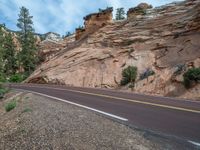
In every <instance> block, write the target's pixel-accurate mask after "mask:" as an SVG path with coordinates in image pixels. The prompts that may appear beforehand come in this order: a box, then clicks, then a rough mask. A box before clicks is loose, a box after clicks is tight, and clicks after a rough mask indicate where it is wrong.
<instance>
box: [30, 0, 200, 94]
mask: <svg viewBox="0 0 200 150" xmlns="http://www.w3.org/2000/svg"><path fill="white" fill-rule="evenodd" d="M199 39H200V2H199V0H192V1H191V0H188V1H185V2H181V3H174V4H170V5H166V6H163V7H159V8H156V9H150V10H149V9H148V11H146V13H145V15H142V16H140V17H134V18H129V19H128V20H125V21H121V22H112V23H108V24H107V25H106V26H104V27H103V28H100V29H99V30H98V31H96V32H95V33H93V34H91V35H89V36H88V37H87V38H85V39H84V40H82V41H77V42H73V43H74V44H72V45H73V46H71V45H69V46H66V48H64V49H62V51H60V52H59V53H57V54H56V55H55V56H54V57H53V58H51V59H50V60H49V61H47V62H45V63H43V64H42V65H41V66H40V67H38V69H37V70H36V71H35V72H34V73H33V74H32V75H31V76H30V77H29V78H28V80H27V82H34V83H54V84H66V85H73V86H83V87H106V88H119V82H120V80H121V78H122V77H121V72H122V70H123V69H124V68H126V67H127V66H129V65H133V66H137V68H138V74H142V73H143V72H144V71H145V70H147V69H149V68H150V69H151V70H154V72H155V74H154V75H153V76H150V77H149V78H147V79H143V80H140V79H139V75H138V79H137V82H136V85H135V88H134V92H141V93H146V94H157V95H165V96H177V97H184V98H199V97H200V95H199V93H200V86H199V85H197V86H195V87H194V88H192V89H190V90H186V89H185V88H184V86H183V84H182V83H181V82H182V81H183V79H182V74H183V73H184V70H185V69H183V70H181V71H180V72H181V73H180V74H179V75H176V72H177V70H178V69H179V68H180V66H184V68H186V69H187V68H189V67H191V66H195V67H200V43H199ZM124 89H128V88H127V87H126V88H124Z"/></svg>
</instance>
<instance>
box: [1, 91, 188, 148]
mask: <svg viewBox="0 0 200 150" xmlns="http://www.w3.org/2000/svg"><path fill="white" fill-rule="evenodd" d="M13 99H15V100H16V101H17V106H16V108H15V109H13V110H11V111H10V112H6V111H5V108H4V107H5V104H6V103H8V102H9V101H12V100H13ZM155 139H156V140H155ZM4 149H5V150H11V149H12V150H13V149H20V150H27V149H38V150H39V149H43V150H46V149H47V150H51V149H56V150H65V149H66V150H95V149H98V150H111V149H114V150H116V149H120V150H129V149H131V150H132V149H133V150H149V149H150V150H163V149H167V150H170V149H171V150H172V149H190V148H189V147H184V148H183V147H182V145H180V144H174V143H170V142H169V141H168V139H160V140H158V139H157V138H155V137H153V136H148V135H147V134H146V133H145V132H142V131H137V130H134V129H132V128H129V127H127V126H126V125H123V124H120V123H117V122H114V121H113V120H110V119H108V118H105V117H103V116H101V115H98V114H96V113H94V112H92V111H88V110H85V109H82V108H79V107H76V106H72V105H70V104H66V103H62V102H58V101H55V100H51V99H48V98H45V97H41V96H37V95H34V94H31V93H25V92H16V91H13V92H11V93H9V94H8V95H7V96H6V98H4V99H3V100H0V150H4Z"/></svg>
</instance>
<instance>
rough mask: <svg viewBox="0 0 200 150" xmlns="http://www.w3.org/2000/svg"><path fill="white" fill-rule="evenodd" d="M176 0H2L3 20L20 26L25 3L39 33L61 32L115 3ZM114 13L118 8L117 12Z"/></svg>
mask: <svg viewBox="0 0 200 150" xmlns="http://www.w3.org/2000/svg"><path fill="white" fill-rule="evenodd" d="M173 1H174V0H0V23H5V24H6V26H7V27H8V28H9V29H12V30H17V27H16V22H17V18H18V14H19V8H20V7H21V6H25V7H26V8H28V9H29V12H30V14H31V15H32V16H33V22H34V28H35V31H36V32H38V33H46V32H49V31H52V32H57V33H59V34H61V35H63V34H65V33H66V32H67V31H70V32H73V31H74V29H75V28H76V27H78V26H79V25H82V24H83V17H84V16H86V15H87V14H89V13H92V12H97V11H98V9H99V8H106V7H107V6H112V7H114V9H116V8H119V7H124V8H125V10H127V9H128V8H130V7H134V6H136V5H138V4H139V3H141V2H146V3H149V4H152V5H153V6H154V7H155V6H160V5H164V4H167V3H170V2H173ZM114 13H115V12H114Z"/></svg>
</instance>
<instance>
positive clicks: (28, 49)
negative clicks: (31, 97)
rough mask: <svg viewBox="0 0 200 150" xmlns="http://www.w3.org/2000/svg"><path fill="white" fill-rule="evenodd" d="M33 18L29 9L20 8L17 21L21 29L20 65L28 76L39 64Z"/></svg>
mask: <svg viewBox="0 0 200 150" xmlns="http://www.w3.org/2000/svg"><path fill="white" fill-rule="evenodd" d="M32 18H33V17H32V16H30V15H29V10H28V9H27V8H25V7H21V8H20V14H19V19H18V20H17V21H18V23H17V27H18V28H19V29H20V32H19V41H20V44H21V51H20V52H19V65H20V66H21V67H22V68H24V71H25V73H28V74H30V73H31V72H32V71H34V69H35V67H36V64H37V62H38V56H37V49H36V45H35V41H36V39H35V38H34V29H33V21H32Z"/></svg>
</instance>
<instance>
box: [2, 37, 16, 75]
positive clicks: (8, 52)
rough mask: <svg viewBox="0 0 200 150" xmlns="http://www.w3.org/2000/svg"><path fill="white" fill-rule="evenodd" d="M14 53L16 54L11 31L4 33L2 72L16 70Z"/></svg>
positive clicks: (10, 72) (13, 71) (14, 71)
mask: <svg viewBox="0 0 200 150" xmlns="http://www.w3.org/2000/svg"><path fill="white" fill-rule="evenodd" d="M15 54H16V46H15V44H14V42H13V35H12V34H11V33H6V34H5V40H4V45H3V54H2V56H3V62H4V73H5V74H6V75H12V74H15V73H16V71H17V64H16V56H15Z"/></svg>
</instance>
